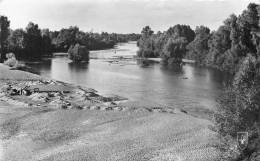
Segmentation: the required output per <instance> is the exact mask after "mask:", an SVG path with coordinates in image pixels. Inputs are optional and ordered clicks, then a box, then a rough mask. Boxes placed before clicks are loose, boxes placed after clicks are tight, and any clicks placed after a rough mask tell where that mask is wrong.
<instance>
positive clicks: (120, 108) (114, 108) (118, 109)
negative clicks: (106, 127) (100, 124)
mask: <svg viewBox="0 0 260 161" xmlns="http://www.w3.org/2000/svg"><path fill="white" fill-rule="evenodd" d="M113 110H116V111H122V110H123V108H122V107H118V106H116V107H113Z"/></svg>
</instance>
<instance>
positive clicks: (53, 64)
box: [27, 42, 226, 109]
mask: <svg viewBox="0 0 260 161" xmlns="http://www.w3.org/2000/svg"><path fill="white" fill-rule="evenodd" d="M137 50H138V48H137V47H136V43H135V42H129V43H121V44H118V45H117V46H116V47H115V49H109V50H101V51H91V53H90V56H91V58H92V59H90V62H89V63H88V64H87V63H83V64H74V63H71V61H70V60H69V59H68V58H67V57H66V56H58V57H54V58H51V59H47V60H44V61H42V62H38V63H27V65H29V66H31V67H32V68H33V69H34V70H36V72H37V73H39V74H40V75H42V76H45V77H49V78H53V79H56V80H60V81H64V82H68V83H73V84H77V85H83V86H86V87H90V88H94V89H96V90H97V91H99V93H101V94H117V95H120V96H123V97H126V98H128V99H129V100H133V101H143V102H148V103H152V104H154V105H156V104H159V105H166V106H170V107H179V108H205V109H212V108H214V107H215V105H216V98H217V97H218V96H219V95H220V94H221V91H222V90H223V84H224V82H225V80H226V78H225V77H226V76H225V74H224V73H221V72H219V71H216V70H213V69H208V68H200V67H196V66H194V65H192V64H186V65H184V66H183V67H182V69H179V70H175V69H174V68H169V67H165V66H163V65H161V64H160V63H149V64H146V65H145V66H144V65H143V64H142V63H140V62H139V61H138V60H135V59H124V60H123V61H118V59H113V58H115V57H120V56H123V57H127V58H130V57H133V56H134V55H136V51H137Z"/></svg>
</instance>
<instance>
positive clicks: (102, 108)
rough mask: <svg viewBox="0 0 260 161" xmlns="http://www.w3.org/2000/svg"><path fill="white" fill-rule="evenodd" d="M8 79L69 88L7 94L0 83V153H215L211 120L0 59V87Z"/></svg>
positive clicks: (193, 156)
mask: <svg viewBox="0 0 260 161" xmlns="http://www.w3.org/2000/svg"><path fill="white" fill-rule="evenodd" d="M10 84H11V85H12V86H13V87H14V86H23V85H24V84H26V85H28V84H29V85H31V86H33V85H41V86H44V85H49V84H54V85H57V86H62V87H64V86H66V88H70V92H68V93H63V92H61V93H60V92H56V93H55V92H52V93H51V94H47V95H46V94H44V93H43V94H41V95H39V94H37V93H36V94H34V96H20V95H16V96H10V95H9V94H8V92H7V91H6V88H2V92H1V93H0V132H1V133H0V138H1V141H0V157H1V158H0V160H3V161H6V160H8V161H12V160H13V161H35V160H39V161H40V160H42V161H49V160H55V161H56V160H62V161H64V160H68V161H71V160H75V161H77V160H78V161H80V160H82V161H83V160H84V161H85V160H89V161H96V160H97V161H104V160H108V161H117V160H118V161H125V160H133V161H134V160H136V161H142V160H150V161H172V160H174V161H175V160H176V161H182V160H183V161H184V160H185V161H186V160H196V161H200V160H201V161H204V160H205V161H208V160H214V159H215V157H216V155H217V152H216V150H215V148H214V147H213V143H214V140H216V136H215V133H214V132H212V131H211V130H209V128H208V126H210V125H211V124H212V123H211V122H210V121H208V120H205V119H200V118H195V117H192V116H190V115H187V114H185V113H183V112H181V111H180V110H177V109H170V108H165V107H153V106H152V105H142V103H138V105H136V104H134V103H131V102H120V100H124V98H121V97H120V96H101V95H99V94H98V92H97V91H95V90H93V89H89V88H83V87H78V86H74V85H70V84H66V83H62V82H57V81H54V80H48V79H46V78H42V77H40V76H38V75H34V74H31V73H27V72H22V71H16V70H9V69H8V68H6V67H3V66H0V85H1V87H8V86H9V85H10ZM47 93H48V92H47Z"/></svg>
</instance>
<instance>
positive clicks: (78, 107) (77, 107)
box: [72, 105, 83, 110]
mask: <svg viewBox="0 0 260 161" xmlns="http://www.w3.org/2000/svg"><path fill="white" fill-rule="evenodd" d="M72 109H78V110H83V106H80V105H73V106H72Z"/></svg>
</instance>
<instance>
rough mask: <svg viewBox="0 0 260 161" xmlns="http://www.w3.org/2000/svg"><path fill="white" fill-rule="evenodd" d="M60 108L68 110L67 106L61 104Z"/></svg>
mask: <svg viewBox="0 0 260 161" xmlns="http://www.w3.org/2000/svg"><path fill="white" fill-rule="evenodd" d="M60 108H61V109H68V106H67V105H66V104H61V105H60Z"/></svg>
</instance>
